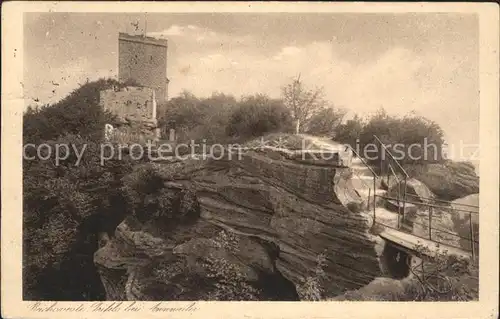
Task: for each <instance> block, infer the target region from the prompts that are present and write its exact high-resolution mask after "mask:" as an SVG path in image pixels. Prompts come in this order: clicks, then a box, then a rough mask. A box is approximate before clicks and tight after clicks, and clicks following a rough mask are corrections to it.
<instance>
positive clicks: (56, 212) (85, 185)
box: [23, 135, 131, 300]
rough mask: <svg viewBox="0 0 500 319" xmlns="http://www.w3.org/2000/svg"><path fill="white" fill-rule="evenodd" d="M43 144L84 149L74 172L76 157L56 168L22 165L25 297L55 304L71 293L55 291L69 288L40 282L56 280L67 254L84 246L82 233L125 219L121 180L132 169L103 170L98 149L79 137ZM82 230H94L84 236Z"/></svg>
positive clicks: (123, 164)
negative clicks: (51, 277) (52, 276)
mask: <svg viewBox="0 0 500 319" xmlns="http://www.w3.org/2000/svg"><path fill="white" fill-rule="evenodd" d="M47 143H48V144H49V145H55V144H66V145H70V149H71V146H72V145H74V146H76V148H77V149H78V150H82V149H83V145H86V149H85V152H84V153H83V157H82V159H81V162H80V163H79V165H78V166H75V162H76V155H75V154H74V152H70V154H69V155H70V156H69V157H68V158H67V159H66V160H63V161H62V162H61V163H60V165H56V164H55V162H54V161H52V160H50V159H49V160H45V161H44V160H41V159H34V160H27V159H25V160H24V161H23V255H24V260H23V265H24V273H23V284H24V294H25V296H32V297H33V296H35V297H36V298H42V297H41V296H45V298H49V299H52V300H54V299H55V300H57V299H58V298H61V297H64V296H66V298H69V297H67V296H69V294H70V293H71V292H68V294H66V295H64V292H62V294H63V295H62V296H61V295H54V294H55V293H56V291H57V290H58V289H60V290H61V291H63V290H66V289H72V288H71V287H66V288H64V289H62V288H61V287H59V288H58V287H57V286H56V285H55V284H54V285H53V286H49V285H44V284H42V281H41V280H42V278H43V277H44V276H45V275H46V274H48V273H52V272H55V273H56V274H57V272H58V271H60V266H61V264H63V263H65V262H67V261H68V258H73V257H72V253H71V252H72V251H73V249H74V247H76V246H77V245H79V244H82V243H83V242H82V240H83V238H85V237H86V236H87V235H89V234H88V233H86V232H88V231H91V232H94V234H95V233H97V232H98V231H107V230H109V229H113V228H114V227H116V224H117V223H118V221H119V220H121V219H122V218H123V216H124V214H126V211H125V207H123V206H121V205H118V204H119V203H120V202H122V199H121V196H120V193H119V192H118V189H119V188H120V184H121V182H120V179H121V176H123V175H124V174H126V173H127V172H129V171H130V169H131V164H130V162H129V161H127V160H126V159H125V160H123V161H120V162H113V163H111V162H109V163H108V165H106V166H101V165H100V159H99V157H100V152H99V150H100V148H99V144H97V143H96V142H93V141H91V140H87V139H84V138H82V137H79V136H74V135H66V136H61V137H60V138H58V139H57V140H54V141H48V142H47ZM92 220H93V221H94V222H91V221H92ZM86 225H87V226H86ZM84 226H85V227H94V229H92V230H89V229H85V230H84V229H83V227H84ZM89 258H91V255H90V256H89ZM64 284H65V283H64ZM73 288H74V287H73ZM75 289H76V288H75ZM76 298H82V297H81V295H80V297H76Z"/></svg>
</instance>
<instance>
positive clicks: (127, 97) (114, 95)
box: [100, 86, 156, 121]
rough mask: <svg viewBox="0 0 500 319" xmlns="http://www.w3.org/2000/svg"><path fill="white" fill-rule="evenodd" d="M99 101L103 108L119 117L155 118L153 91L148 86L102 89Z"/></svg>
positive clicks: (133, 118)
mask: <svg viewBox="0 0 500 319" xmlns="http://www.w3.org/2000/svg"><path fill="white" fill-rule="evenodd" d="M100 103H101V105H102V107H104V110H106V111H110V112H112V113H113V114H116V115H117V116H118V117H119V118H120V119H129V120H131V121H152V120H156V101H155V91H154V90H153V89H150V88H146V87H133V86H128V87H125V88H123V89H120V90H114V89H110V90H104V91H101V94H100Z"/></svg>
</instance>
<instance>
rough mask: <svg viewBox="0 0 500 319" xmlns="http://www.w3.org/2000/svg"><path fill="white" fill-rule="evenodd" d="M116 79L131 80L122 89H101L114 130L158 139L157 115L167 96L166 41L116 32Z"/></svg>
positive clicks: (159, 114)
mask: <svg viewBox="0 0 500 319" xmlns="http://www.w3.org/2000/svg"><path fill="white" fill-rule="evenodd" d="M118 79H119V81H120V82H122V83H133V85H131V86H127V87H125V88H121V89H108V90H104V91H101V93H100V104H101V106H102V107H103V109H104V110H108V111H110V112H112V113H114V114H115V115H116V116H117V118H118V122H117V123H113V125H114V126H116V127H115V129H116V130H117V131H118V132H119V133H122V134H136V135H141V136H144V137H145V138H147V139H158V138H159V137H160V136H159V135H160V129H159V127H158V117H159V116H161V115H162V111H163V110H160V112H159V111H158V110H157V106H158V105H164V104H165V102H166V101H167V99H168V82H169V81H168V78H167V40H162V39H156V38H152V37H147V36H143V35H130V34H126V33H121V32H120V33H119V35H118Z"/></svg>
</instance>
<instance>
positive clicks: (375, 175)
mask: <svg viewBox="0 0 500 319" xmlns="http://www.w3.org/2000/svg"><path fill="white" fill-rule="evenodd" d="M347 146H348V147H349V148H350V149H351V150H352V151H353V152H354V154H356V157H357V158H359V159H360V160H361V162H362V163H363V164H364V165H365V166H366V167H368V169H369V170H370V172H371V173H372V174H373V176H374V177H375V178H378V175H377V173H375V172H374V171H373V169H372V168H371V167H370V165H368V164H367V163H366V162H365V160H364V159H363V158H362V157H361V156H359V154H358V152H356V151H355V150H354V148H353V147H352V146H351V145H349V144H347Z"/></svg>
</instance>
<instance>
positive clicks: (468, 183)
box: [415, 161, 479, 200]
mask: <svg viewBox="0 0 500 319" xmlns="http://www.w3.org/2000/svg"><path fill="white" fill-rule="evenodd" d="M415 178H417V179H418V180H419V181H421V182H423V183H424V184H425V185H427V187H429V189H430V190H431V191H432V192H433V193H434V194H435V195H436V196H438V197H439V198H441V199H445V200H455V199H458V198H461V197H465V196H467V195H471V194H477V193H479V177H478V176H477V175H476V171H475V168H474V166H473V165H472V164H470V163H467V162H453V161H447V162H445V163H443V164H428V165H426V166H425V168H424V169H423V171H422V172H420V173H419V174H417V175H416V176H415Z"/></svg>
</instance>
